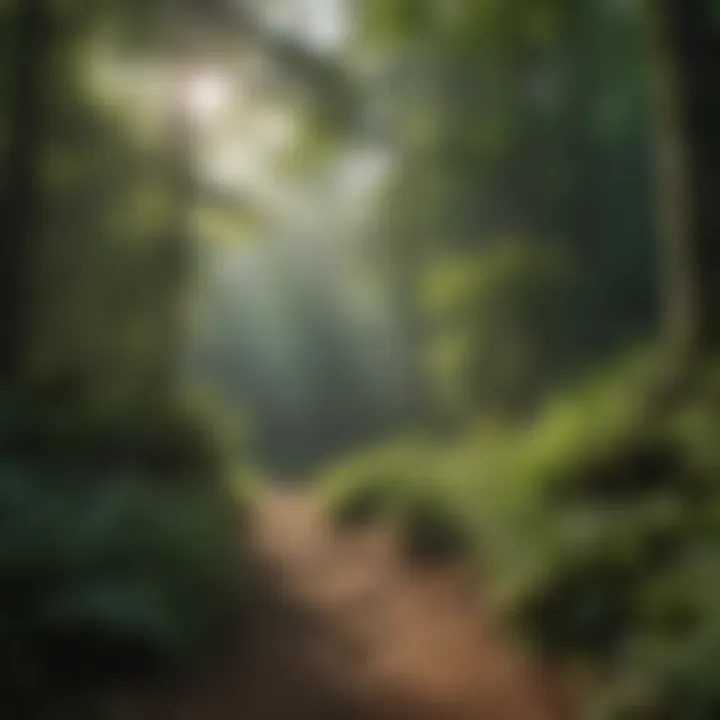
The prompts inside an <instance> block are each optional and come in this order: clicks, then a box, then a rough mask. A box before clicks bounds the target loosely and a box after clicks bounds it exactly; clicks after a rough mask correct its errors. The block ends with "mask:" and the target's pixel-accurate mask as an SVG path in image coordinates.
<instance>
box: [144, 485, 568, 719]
mask: <svg viewBox="0 0 720 720" xmlns="http://www.w3.org/2000/svg"><path fill="white" fill-rule="evenodd" d="M254 541H255V544H256V547H255V555H256V558H257V561H258V573H259V577H260V578H261V581H260V588H261V591H260V593H259V597H258V599H257V612H256V616H257V617H256V621H255V623H254V625H253V627H252V629H251V630H250V631H247V632H246V633H245V637H244V638H243V639H244V642H245V644H246V645H247V643H248V642H249V643H250V648H251V653H249V654H250V656H251V658H252V660H251V662H249V663H248V662H246V661H241V660H240V659H238V660H237V661H232V660H230V661H229V662H228V663H227V666H226V669H225V671H224V672H222V673H214V674H213V676H212V678H211V679H209V681H208V682H207V683H206V686H205V687H204V688H203V689H202V690H195V691H188V692H187V693H186V694H185V693H181V694H180V696H179V697H178V696H177V695H175V698H174V700H173V701H172V702H171V703H170V704H168V705H166V706H165V707H163V708H162V710H161V711H160V713H159V714H158V718H159V720H241V719H242V720H572V714H571V713H569V712H568V710H567V709H566V708H564V707H561V703H560V701H559V700H558V698H557V693H553V692H551V683H549V682H548V681H547V678H543V674H542V673H541V672H539V671H538V669H537V668H534V667H532V666H531V664H530V663H528V662H527V661H526V660H525V659H524V658H523V656H522V655H521V654H520V653H518V652H516V651H513V650H512V649H511V648H510V646H509V643H508V642H507V641H506V640H504V639H503V638H502V637H499V636H498V632H497V631H496V630H495V629H494V628H493V625H492V623H490V622H488V621H487V620H486V619H484V617H483V613H482V612H480V611H479V610H478V607H477V601H476V600H472V599H471V598H470V597H469V595H468V592H467V588H466V587H465V586H464V584H463V581H462V577H461V574H460V573H458V572H455V571H451V570H447V569H446V570H443V571H439V570H429V569H422V568H417V567H413V566H412V565H411V564H410V563H409V562H408V561H407V560H404V559H402V558H400V557H398V555H397V553H396V552H394V550H393V546H392V542H390V540H389V539H388V538H387V537H385V536H384V535H383V534H382V533H379V532H372V533H367V532H366V533H340V532H338V531H335V530H333V529H332V528H331V527H330V526H329V524H328V523H327V521H326V520H325V519H324V518H323V517H322V515H321V514H320V512H319V511H318V509H317V507H316V506H315V504H314V503H313V501H312V500H311V499H310V498H309V496H308V495H307V494H302V493H292V492H287V491H283V492H278V493H268V494H267V495H266V496H265V497H264V498H263V499H262V500H261V501H260V504H259V507H258V510H257V514H256V517H255V525H254ZM185 695H186V696H185ZM554 696H555V697H554Z"/></svg>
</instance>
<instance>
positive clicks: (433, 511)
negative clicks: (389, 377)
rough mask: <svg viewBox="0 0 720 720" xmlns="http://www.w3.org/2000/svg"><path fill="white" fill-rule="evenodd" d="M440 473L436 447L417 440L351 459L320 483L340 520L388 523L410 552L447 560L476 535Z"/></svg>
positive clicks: (468, 547)
mask: <svg viewBox="0 0 720 720" xmlns="http://www.w3.org/2000/svg"><path fill="white" fill-rule="evenodd" d="M442 475H443V464H442V458H441V456H440V453H439V452H438V449H437V448H433V447H431V446H429V445H423V444H421V443H418V442H413V443H397V444H395V445H389V446H385V447H380V448H376V449H374V450H370V451H367V452H366V453H364V454H363V455H361V456H359V457H356V458H350V459H348V460H346V461H345V462H344V463H342V464H341V465H340V466H339V467H335V468H331V469H330V470H329V471H327V472H326V473H325V474H324V475H323V476H321V478H320V481H319V482H320V488H321V492H322V493H323V497H324V502H325V504H326V507H328V509H329V511H330V513H331V515H332V516H333V517H334V518H335V519H336V520H337V521H338V522H339V523H340V524H342V525H345V526H357V525H368V524H376V523H388V524H389V525H390V526H391V527H393V528H394V529H395V530H396V531H397V533H398V535H399V540H400V543H401V545H402V547H403V548H404V549H405V551H406V552H407V553H408V555H410V556H412V557H415V558H418V559H420V560H423V561H444V560H450V559H455V558H458V557H462V556H464V555H467V554H468V553H469V552H470V551H471V544H472V535H471V531H470V525H469V523H468V518H467V517H466V516H464V515H463V514H462V513H460V512H458V511H457V508H458V502H457V499H456V498H455V497H454V496H452V494H451V491H450V488H449V486H445V487H444V486H443V484H442V481H441V477H442Z"/></svg>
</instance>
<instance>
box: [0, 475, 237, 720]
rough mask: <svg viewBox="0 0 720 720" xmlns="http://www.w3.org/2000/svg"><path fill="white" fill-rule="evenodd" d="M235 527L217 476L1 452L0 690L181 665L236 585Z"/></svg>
mask: <svg viewBox="0 0 720 720" xmlns="http://www.w3.org/2000/svg"><path fill="white" fill-rule="evenodd" d="M238 533H239V528H238V526H237V522H236V517H235V513H234V512H233V508H232V504H231V503H229V502H228V496H227V495H226V494H225V493H224V492H221V491H220V490H219V489H218V488H217V487H211V486H208V487H205V488H200V487H184V488H183V487H177V488H176V487H171V486H170V485H168V484H163V485H159V484H157V483H153V482H151V481H149V479H148V478H147V477H137V476H136V477H132V476H128V475H127V474H125V473H121V472H115V473H112V472H107V473H106V474H105V475H104V476H99V475H98V473H97V469H96V468H91V469H89V470H87V471H82V470H79V469H78V470H76V471H75V474H74V475H73V476H70V475H69V472H68V471H67V470H65V471H63V473H61V474H60V475H59V476H58V477H54V476H53V475H52V474H51V473H50V472H49V471H48V470H47V469H45V470H38V469H37V468H32V467H29V466H25V465H22V464H19V463H13V464H10V463H5V464H4V465H3V466H2V467H0V617H3V618H4V619H6V622H5V623H3V624H2V625H0V691H2V692H1V694H0V698H2V697H6V698H14V697H17V696H18V694H19V693H20V694H22V693H26V694H29V695H35V694H38V693H41V692H42V691H43V689H46V688H47V687H49V686H51V685H52V684H53V683H54V682H56V681H61V680H62V681H65V680H67V679H68V678H76V677H77V678H85V679H86V678H87V677H88V676H90V677H97V676H100V677H104V676H107V677H108V678H111V677H113V676H116V675H118V674H130V673H132V674H133V675H139V676H140V677H144V676H147V675H155V674H158V675H165V674H167V673H172V672H175V671H179V670H180V669H181V668H183V667H186V666H189V665H190V664H191V663H193V662H194V661H195V660H197V659H198V658H200V657H201V656H202V654H203V651H204V650H205V649H208V648H209V647H210V645H211V643H212V641H213V639H214V638H218V639H219V638H220V635H221V630H222V629H223V628H224V627H225V626H226V624H227V622H228V621H229V619H230V613H231V611H232V609H233V605H234V603H235V601H236V599H237V598H238V597H240V592H241V590H242V589H241V588H240V587H239V586H238V584H237V578H238V575H239V560H240V558H239V557H238V553H237V551H236V548H237V547H239V537H238ZM2 707H3V700H2V699H0V714H2V716H3V717H7V715H6V714H5V712H3V711H2Z"/></svg>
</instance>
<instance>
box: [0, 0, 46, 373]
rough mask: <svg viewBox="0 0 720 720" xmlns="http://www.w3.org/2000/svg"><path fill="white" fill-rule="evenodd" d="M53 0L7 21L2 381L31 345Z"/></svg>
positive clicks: (22, 5) (25, 6) (20, 367)
mask: <svg viewBox="0 0 720 720" xmlns="http://www.w3.org/2000/svg"><path fill="white" fill-rule="evenodd" d="M50 6H51V3H50V2H49V0H22V2H16V3H15V4H14V8H13V12H12V13H11V15H10V20H9V23H10V25H11V27H12V33H11V37H12V41H11V43H12V44H11V47H10V49H9V57H8V60H7V62H8V65H9V70H8V94H7V98H6V104H7V105H6V116H7V135H6V139H5V143H6V144H5V148H4V153H3V155H4V157H3V173H2V175H3V176H2V183H3V185H2V198H1V200H0V203H1V206H0V225H1V226H2V230H1V234H2V239H1V240H0V381H1V382H3V383H4V384H11V383H13V382H15V381H16V380H17V379H18V378H19V376H20V375H21V374H22V373H23V371H24V368H25V362H26V358H27V351H28V342H29V341H28V335H29V327H30V312H29V308H30V297H31V293H32V275H33V273H32V267H33V263H34V260H35V257H36V252H37V250H38V246H39V243H40V235H41V227H42V208H41V205H42V180H41V163H42V152H43V137H44V129H45V120H46V113H45V110H46V106H45V103H46V101H47V82H48V71H49V69H50V64H51V59H52V53H53V32H52V29H53V28H52V25H53V18H52V11H51V7H50Z"/></svg>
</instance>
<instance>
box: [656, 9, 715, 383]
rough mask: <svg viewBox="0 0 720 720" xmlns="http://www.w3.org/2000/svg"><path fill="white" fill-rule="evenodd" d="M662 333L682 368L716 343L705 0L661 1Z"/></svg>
mask: <svg viewBox="0 0 720 720" xmlns="http://www.w3.org/2000/svg"><path fill="white" fill-rule="evenodd" d="M657 11H658V12H657V13H656V16H655V20H656V22H657V37H658V39H659V43H658V47H659V53H658V57H659V61H660V65H659V72H658V76H659V80H660V86H661V88H662V94H661V95H660V97H661V102H662V107H661V109H660V110H661V111H660V122H661V123H662V133H663V134H662V142H661V151H662V152H661V160H662V166H661V173H662V177H661V190H662V192H663V193H664V197H663V202H662V205H663V207H664V208H665V213H666V217H665V222H664V226H665V232H666V237H665V243H666V244H665V250H666V252H665V257H666V281H667V293H666V295H667V298H668V309H667V336H668V341H669V344H670V349H671V352H672V355H673V358H674V361H675V363H676V368H677V370H678V371H679V372H680V373H688V372H689V370H690V369H691V368H692V366H693V365H694V363H695V362H696V361H697V360H698V359H700V358H702V357H703V356H704V355H706V354H707V353H709V352H716V351H718V350H720V282H719V281H718V280H719V278H718V273H720V210H719V209H718V202H717V193H718V190H719V189H720V177H719V172H720V170H719V169H720V134H719V133H718V128H719V127H720V96H718V93H717V77H718V73H719V72H720V17H719V16H718V6H717V3H714V2H712V1H711V0H692V1H688V2H680V1H679V0H659V2H658V5H657Z"/></svg>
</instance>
